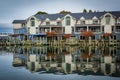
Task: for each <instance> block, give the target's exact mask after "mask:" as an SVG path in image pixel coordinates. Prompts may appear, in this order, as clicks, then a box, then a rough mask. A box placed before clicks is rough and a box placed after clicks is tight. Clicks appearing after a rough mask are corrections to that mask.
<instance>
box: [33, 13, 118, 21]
mask: <svg viewBox="0 0 120 80" xmlns="http://www.w3.org/2000/svg"><path fill="white" fill-rule="evenodd" d="M105 13H110V14H112V15H114V16H116V17H120V11H111V12H91V13H71V14H70V15H71V16H73V17H74V18H76V19H80V18H81V17H84V18H85V19H92V18H93V17H94V16H96V17H97V18H100V17H101V16H103V15H104V14H105ZM65 15H66V14H38V15H35V17H36V18H38V19H39V20H45V19H46V18H49V19H50V20H56V19H57V18H62V17H64V16H65Z"/></svg>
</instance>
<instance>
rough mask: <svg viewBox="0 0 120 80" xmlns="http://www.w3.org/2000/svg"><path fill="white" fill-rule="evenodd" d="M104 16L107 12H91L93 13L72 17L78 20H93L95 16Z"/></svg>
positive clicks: (74, 14) (78, 14)
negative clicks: (82, 18)
mask: <svg viewBox="0 0 120 80" xmlns="http://www.w3.org/2000/svg"><path fill="white" fill-rule="evenodd" d="M104 14H105V12H91V13H72V14H71V15H72V16H73V17H75V18H76V19H80V18H81V17H84V18H85V19H92V18H93V17H94V16H96V17H97V18H100V17H101V16H102V15H104Z"/></svg>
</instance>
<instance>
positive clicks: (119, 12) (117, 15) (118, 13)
mask: <svg viewBox="0 0 120 80" xmlns="http://www.w3.org/2000/svg"><path fill="white" fill-rule="evenodd" d="M109 13H111V14H112V15H114V16H116V17H117V18H118V17H120V11H111V12H109Z"/></svg>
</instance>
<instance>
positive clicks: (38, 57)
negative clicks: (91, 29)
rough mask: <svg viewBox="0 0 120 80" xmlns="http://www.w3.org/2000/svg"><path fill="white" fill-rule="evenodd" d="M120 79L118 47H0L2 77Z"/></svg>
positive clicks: (27, 79)
mask: <svg viewBox="0 0 120 80" xmlns="http://www.w3.org/2000/svg"><path fill="white" fill-rule="evenodd" d="M119 79H120V48H119V47H99V48H98V47H78V46H76V47H70V46H65V47H48V46H44V47H35V46H31V47H30V46H27V47H26V46H24V47H21V46H17V47H0V80H119Z"/></svg>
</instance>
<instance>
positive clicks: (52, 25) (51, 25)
mask: <svg viewBox="0 0 120 80" xmlns="http://www.w3.org/2000/svg"><path fill="white" fill-rule="evenodd" d="M39 27H62V24H60V25H54V24H50V25H40V26H39Z"/></svg>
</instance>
